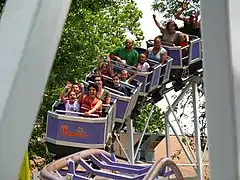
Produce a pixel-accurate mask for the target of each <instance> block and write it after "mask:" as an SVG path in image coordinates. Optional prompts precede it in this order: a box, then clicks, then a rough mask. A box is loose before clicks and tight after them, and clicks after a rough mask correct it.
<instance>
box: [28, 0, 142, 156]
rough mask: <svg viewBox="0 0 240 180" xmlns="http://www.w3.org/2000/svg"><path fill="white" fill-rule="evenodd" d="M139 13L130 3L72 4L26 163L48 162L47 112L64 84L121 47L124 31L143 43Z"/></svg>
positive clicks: (103, 0) (102, 0)
mask: <svg viewBox="0 0 240 180" xmlns="http://www.w3.org/2000/svg"><path fill="white" fill-rule="evenodd" d="M141 17H142V12H141V11H139V10H138V8H137V6H136V3H135V2H133V1H131V0H100V1H99V0H90V1H89V0H88V1H86V0H84V1H80V0H72V4H71V8H70V12H69V15H68V18H67V21H66V22H65V27H64V31H63V34H62V37H61V41H60V45H59V47H58V51H57V54H56V58H55V61H54V64H53V67H52V71H51V73H50V75H49V79H48V83H47V86H46V89H45V92H44V95H43V100H42V103H41V106H40V109H39V113H38V116H37V121H36V125H35V127H34V129H33V132H32V138H31V140H30V142H29V153H30V159H31V158H33V157H34V156H40V157H43V158H45V159H48V157H49V156H48V155H47V154H46V151H45V143H44V142H43V141H42V139H44V136H45V131H46V116H47V111H48V110H50V109H51V106H52V104H53V103H54V101H56V100H57V99H58V97H59V94H60V92H61V90H62V88H63V87H64V84H65V82H66V81H67V80H70V81H72V82H79V81H81V80H82V79H83V78H84V76H85V75H86V73H88V72H89V71H90V70H91V69H92V68H93V67H95V66H96V64H97V61H96V59H97V56H98V55H105V54H108V53H109V52H110V51H112V50H114V49H115V48H116V47H118V46H122V45H123V42H124V40H125V38H126V36H125V32H126V31H128V32H130V33H132V34H133V35H134V36H136V43H137V44H140V42H141V40H143V39H144V37H143V32H142V30H141V29H140V22H139V20H140V18H141Z"/></svg>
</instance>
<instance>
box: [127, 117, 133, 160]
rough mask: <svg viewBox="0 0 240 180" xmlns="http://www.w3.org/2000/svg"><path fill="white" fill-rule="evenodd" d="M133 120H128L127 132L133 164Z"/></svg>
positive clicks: (129, 152)
mask: <svg viewBox="0 0 240 180" xmlns="http://www.w3.org/2000/svg"><path fill="white" fill-rule="evenodd" d="M133 133H134V132H133V120H132V119H131V118H129V119H128V120H127V134H128V138H129V139H128V157H129V159H130V162H131V164H134V163H135V161H134V139H133V138H134V137H133Z"/></svg>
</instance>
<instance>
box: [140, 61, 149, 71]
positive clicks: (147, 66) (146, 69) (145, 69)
mask: <svg viewBox="0 0 240 180" xmlns="http://www.w3.org/2000/svg"><path fill="white" fill-rule="evenodd" d="M149 68H150V65H149V64H148V63H147V62H144V63H143V64H140V63H138V69H139V70H140V71H141V72H147V71H148V69H149Z"/></svg>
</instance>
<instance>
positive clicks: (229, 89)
mask: <svg viewBox="0 0 240 180" xmlns="http://www.w3.org/2000/svg"><path fill="white" fill-rule="evenodd" d="M239 7H240V1H239V0H231V1H230V0H209V1H206V0H201V14H202V15H201V16H202V30H203V48H204V80H205V87H206V97H207V99H206V100H207V120H208V136H209V139H208V140H209V141H208V142H209V149H210V168H211V179H212V180H226V179H229V180H230V179H231V180H237V179H240V175H239V172H240V171H239V168H240V166H239V162H240V159H239V154H240V143H239V139H240V138H239V137H240V109H239V107H240V93H239V92H240V60H239V55H240V54H239V49H240V36H239V28H240V25H239V16H238V15H240V11H239Z"/></svg>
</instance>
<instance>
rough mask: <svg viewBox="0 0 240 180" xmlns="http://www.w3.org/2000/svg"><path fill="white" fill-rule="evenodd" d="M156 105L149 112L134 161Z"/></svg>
mask: <svg viewBox="0 0 240 180" xmlns="http://www.w3.org/2000/svg"><path fill="white" fill-rule="evenodd" d="M154 107H155V105H152V108H151V111H150V113H149V115H148V117H147V122H146V123H145V126H144V129H143V132H142V135H141V137H140V140H139V141H138V146H137V149H136V152H135V155H134V161H135V160H136V158H137V155H138V150H139V148H140V146H141V143H142V140H143V137H144V135H145V133H146V130H147V127H148V124H149V121H150V119H151V117H152V113H153V111H154Z"/></svg>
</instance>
